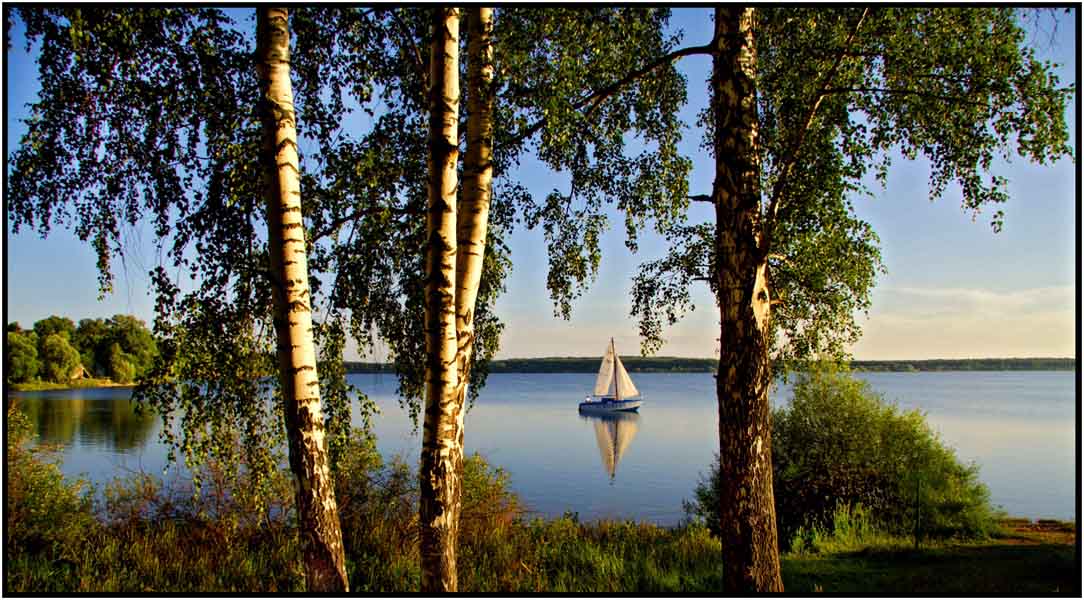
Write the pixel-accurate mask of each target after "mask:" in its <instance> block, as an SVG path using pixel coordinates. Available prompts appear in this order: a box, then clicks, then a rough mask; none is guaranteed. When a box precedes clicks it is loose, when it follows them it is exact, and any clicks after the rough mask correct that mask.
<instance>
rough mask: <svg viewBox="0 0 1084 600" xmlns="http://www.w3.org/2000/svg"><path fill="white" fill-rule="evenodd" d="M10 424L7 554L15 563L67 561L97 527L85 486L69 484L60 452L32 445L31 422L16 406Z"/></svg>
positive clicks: (12, 406)
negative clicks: (37, 559) (61, 466)
mask: <svg viewBox="0 0 1084 600" xmlns="http://www.w3.org/2000/svg"><path fill="white" fill-rule="evenodd" d="M6 426H7V472H6V473H5V475H6V480H7V481H6V483H7V485H6V489H5V490H4V492H5V493H4V505H5V509H6V511H5V515H4V549H5V554H6V555H7V558H8V559H11V560H16V559H19V558H25V557H29V556H35V557H40V558H42V559H44V561H46V562H56V561H60V560H68V559H70V554H71V552H72V550H74V549H76V548H78V546H79V545H80V540H82V538H83V537H84V536H86V535H87V534H88V532H90V531H92V530H93V529H94V527H95V525H96V521H95V519H94V515H93V511H92V508H91V506H92V504H91V495H90V494H89V493H88V491H87V489H86V484H85V482H83V481H75V482H71V483H69V482H66V481H64V476H63V475H62V474H61V472H60V469H59V468H58V467H57V461H58V458H57V456H56V451H55V448H52V447H49V446H40V445H39V446H35V447H31V446H30V442H31V438H32V437H33V430H32V426H31V424H30V419H28V418H27V417H26V415H24V414H23V413H22V411H20V410H19V409H18V408H17V406H16V404H15V403H12V404H11V405H10V406H9V407H8V413H7V423H6Z"/></svg>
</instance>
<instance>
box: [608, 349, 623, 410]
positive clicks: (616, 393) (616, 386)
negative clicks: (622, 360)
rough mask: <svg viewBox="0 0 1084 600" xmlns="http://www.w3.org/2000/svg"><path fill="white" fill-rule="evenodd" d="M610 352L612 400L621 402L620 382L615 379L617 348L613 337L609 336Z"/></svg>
mask: <svg viewBox="0 0 1084 600" xmlns="http://www.w3.org/2000/svg"><path fill="white" fill-rule="evenodd" d="M610 352H611V353H612V354H613V355H614V401H615V402H621V384H620V383H618V381H617V348H615V347H614V339H613V338H610Z"/></svg>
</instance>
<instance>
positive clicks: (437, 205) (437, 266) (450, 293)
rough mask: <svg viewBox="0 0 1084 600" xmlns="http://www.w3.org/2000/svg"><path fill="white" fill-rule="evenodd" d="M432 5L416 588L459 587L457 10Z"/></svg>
mask: <svg viewBox="0 0 1084 600" xmlns="http://www.w3.org/2000/svg"><path fill="white" fill-rule="evenodd" d="M432 10H433V42H432V47H431V65H430V66H431V70H430V75H429V82H430V89H429V157H428V160H429V209H428V215H427V219H426V232H427V234H428V241H427V248H426V269H425V275H426V285H425V350H426V389H425V415H424V422H423V428H422V456H421V467H420V469H419V479H420V502H419V504H420V507H419V517H420V523H421V561H422V565H421V566H422V580H421V587H422V591H423V592H437V591H448V592H454V591H456V590H457V589H458V580H457V577H456V543H457V540H458V532H459V508H460V507H459V502H460V496H461V474H462V471H463V407H462V404H461V403H460V402H459V398H458V394H457V387H456V386H457V384H458V376H457V365H456V347H457V343H456V340H457V337H456V323H455V321H456V318H455V312H456V300H455V292H456V290H455V277H456V267H455V264H456V184H457V176H456V164H457V161H458V158H459V152H458V148H457V145H458V142H459V131H458V125H459V11H458V9H455V8H445V7H439V8H434V9H432Z"/></svg>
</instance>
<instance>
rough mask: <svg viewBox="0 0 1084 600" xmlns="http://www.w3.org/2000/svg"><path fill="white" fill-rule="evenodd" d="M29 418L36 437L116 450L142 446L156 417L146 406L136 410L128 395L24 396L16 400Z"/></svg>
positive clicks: (128, 449) (44, 441)
mask: <svg viewBox="0 0 1084 600" xmlns="http://www.w3.org/2000/svg"><path fill="white" fill-rule="evenodd" d="M17 403H18V406H19V408H20V410H22V411H23V413H24V414H26V416H27V417H29V418H30V421H31V423H33V424H34V429H35V431H36V432H37V434H38V440H39V441H40V442H42V443H47V444H61V445H65V446H68V445H71V444H72V443H73V442H75V441H76V440H78V441H79V443H80V444H83V445H88V446H93V447H101V448H105V449H108V450H111V451H115V452H128V451H130V450H134V449H138V448H141V447H143V446H144V445H145V444H146V443H147V440H148V438H149V437H150V436H151V433H152V432H153V431H154V428H155V423H156V417H155V415H154V414H153V413H151V412H150V411H149V410H145V411H143V413H142V414H138V413H137V411H136V404H135V402H132V401H131V400H130V399H129V398H128V397H127V396H121V397H103V398H86V397H81V396H71V397H64V398H57V397H48V396H24V397H20V398H19V399H18V400H17Z"/></svg>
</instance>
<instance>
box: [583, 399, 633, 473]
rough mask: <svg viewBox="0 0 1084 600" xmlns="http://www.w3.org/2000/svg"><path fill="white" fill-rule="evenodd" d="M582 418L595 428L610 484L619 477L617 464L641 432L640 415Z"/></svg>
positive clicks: (600, 453) (609, 414)
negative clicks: (637, 433) (638, 432)
mask: <svg viewBox="0 0 1084 600" xmlns="http://www.w3.org/2000/svg"><path fill="white" fill-rule="evenodd" d="M580 416H581V418H583V419H586V420H588V421H591V424H592V425H594V426H595V441H596V442H597V443H598V455H599V457H600V458H601V459H602V468H604V469H606V472H607V473H609V474H610V483H611V484H612V483H613V481H614V477H615V476H616V475H617V464H618V463H619V462H621V457H622V456H623V455H624V454H625V450H627V449H628V447H629V444H631V443H632V439H633V438H634V437H636V432H637V431H639V430H640V415H638V414H637V413H634V412H613V413H608V414H581V415H580Z"/></svg>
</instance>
